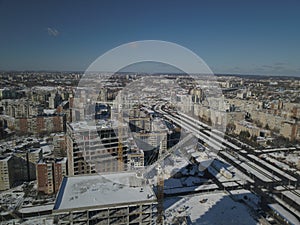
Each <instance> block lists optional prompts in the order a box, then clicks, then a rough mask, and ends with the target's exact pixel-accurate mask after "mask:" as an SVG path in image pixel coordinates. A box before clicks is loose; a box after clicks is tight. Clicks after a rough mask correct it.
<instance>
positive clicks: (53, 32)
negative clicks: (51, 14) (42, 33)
mask: <svg viewBox="0 0 300 225" xmlns="http://www.w3.org/2000/svg"><path fill="white" fill-rule="evenodd" d="M47 32H48V35H49V36H53V37H57V36H58V35H59V31H58V30H56V29H55V28H51V27H47Z"/></svg>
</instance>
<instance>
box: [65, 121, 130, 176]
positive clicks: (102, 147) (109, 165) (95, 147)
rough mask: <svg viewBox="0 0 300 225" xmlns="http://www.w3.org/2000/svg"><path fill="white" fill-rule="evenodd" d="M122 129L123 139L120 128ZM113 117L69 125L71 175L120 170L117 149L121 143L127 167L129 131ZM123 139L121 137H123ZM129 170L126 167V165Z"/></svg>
mask: <svg viewBox="0 0 300 225" xmlns="http://www.w3.org/2000/svg"><path fill="white" fill-rule="evenodd" d="M119 127H121V129H123V132H122V135H121V138H119V137H118V130H119V129H120V128H119ZM126 129H127V128H126V126H125V125H124V124H122V125H121V126H119V125H118V122H117V121H113V120H98V121H97V124H95V121H80V122H73V123H69V124H67V155H68V173H69V175H78V174H90V173H95V172H113V171H118V170H119V167H118V159H119V158H118V150H119V147H120V144H121V145H122V163H123V164H124V166H125V167H126V164H127V154H128V144H127V141H128V132H127V131H126ZM120 139H121V140H120ZM123 169H124V170H126V168H123Z"/></svg>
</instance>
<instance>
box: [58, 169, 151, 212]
mask: <svg viewBox="0 0 300 225" xmlns="http://www.w3.org/2000/svg"><path fill="white" fill-rule="evenodd" d="M140 202H149V203H150V202H156V196H155V194H154V192H153V190H152V188H151V187H150V185H147V184H144V182H142V179H141V178H137V177H136V174H135V173H132V172H121V173H104V174H97V175H83V176H72V177H64V179H63V181H62V184H61V187H60V190H59V192H58V195H57V197H56V201H55V204H54V208H53V210H54V211H71V210H74V209H82V208H105V207H114V206H117V205H122V204H125V205H126V204H135V203H140Z"/></svg>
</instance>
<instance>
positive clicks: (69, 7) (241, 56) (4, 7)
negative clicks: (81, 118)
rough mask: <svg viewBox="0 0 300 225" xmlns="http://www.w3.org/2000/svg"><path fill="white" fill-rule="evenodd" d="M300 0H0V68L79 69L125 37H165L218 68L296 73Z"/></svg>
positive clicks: (234, 71)
mask: <svg viewBox="0 0 300 225" xmlns="http://www.w3.org/2000/svg"><path fill="white" fill-rule="evenodd" d="M299 7H300V4H299V3H298V2H296V1H288V2H281V3H279V2H272V4H270V3H269V2H267V1H264V2H259V1H252V2H251V3H245V2H243V3H241V2H238V1H226V2H222V1H210V2H208V1H200V2H197V1H189V2H188V3H186V2H185V3H183V2H182V1H164V2H159V1H154V2H153V1H152V2H151V3H150V2H146V1H126V2H123V1H99V2H97V1H89V2H87V3H83V2H80V1H72V2H71V1H64V2H58V1H53V2H51V3H50V2H47V3H40V2H38V1H29V2H26V3H24V2H21V1H0V12H1V14H0V18H1V19H0V28H1V31H2V35H1V36H0V48H1V50H2V51H1V52H0V70H51V71H84V70H86V69H87V68H88V66H89V65H90V64H91V63H92V62H93V61H94V60H96V59H97V58H98V57H99V56H101V55H102V54H104V53H105V52H107V51H109V50H110V49H112V48H115V47H117V46H119V45H122V44H124V43H128V42H133V41H139V40H149V39H151V40H163V41H170V42H174V43H176V44H179V45H182V46H184V47H186V48H188V49H190V50H191V51H193V52H194V53H196V54H197V55H198V56H200V57H201V58H202V59H203V60H204V61H205V62H206V63H207V65H208V66H209V67H210V68H211V70H212V71H213V72H214V73H216V74H219V73H221V74H222V73H224V74H227V73H232V74H255V75H283V76H299V74H300V66H299V65H298V62H299V59H300V53H299V52H300V51H299V44H298V40H299V39H300V31H299V29H296V28H297V27H299V25H300V24H299V23H300V22H299V21H300V18H299V17H300V15H299V13H298V12H299Z"/></svg>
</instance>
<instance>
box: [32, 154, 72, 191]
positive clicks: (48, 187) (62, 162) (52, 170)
mask: <svg viewBox="0 0 300 225" xmlns="http://www.w3.org/2000/svg"><path fill="white" fill-rule="evenodd" d="M36 172H37V175H36V177H37V185H38V191H40V192H44V193H45V194H52V193H56V192H58V190H59V187H60V184H61V182H62V179H63V177H64V176H66V175H67V158H61V159H42V160H40V161H39V163H38V164H37V170H36Z"/></svg>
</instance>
